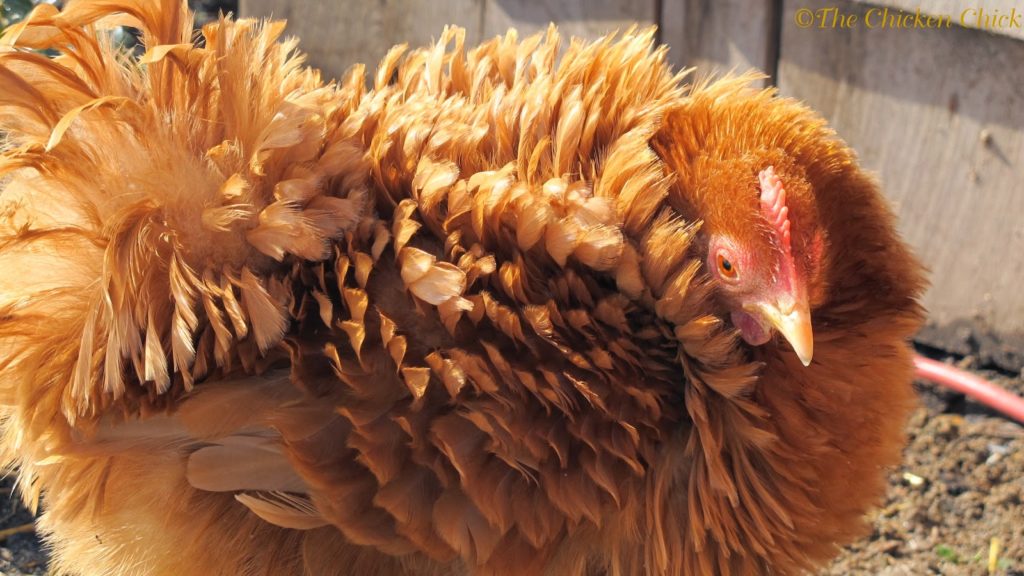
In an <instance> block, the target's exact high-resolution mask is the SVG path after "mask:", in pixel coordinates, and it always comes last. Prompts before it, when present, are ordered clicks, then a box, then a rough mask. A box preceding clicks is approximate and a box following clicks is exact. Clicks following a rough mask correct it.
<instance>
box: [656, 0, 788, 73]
mask: <svg viewBox="0 0 1024 576" xmlns="http://www.w3.org/2000/svg"><path fill="white" fill-rule="evenodd" d="M773 4H774V3H773V2H772V1H771V0H754V1H744V0H723V1H720V2H708V1H706V0H664V2H663V3H662V7H661V41H662V42H664V43H665V44H668V45H669V46H670V47H671V51H670V52H669V59H670V60H671V61H672V63H673V64H674V65H675V66H676V67H677V68H682V67H686V66H697V67H698V73H699V74H707V73H711V72H718V73H724V72H727V71H729V70H732V69H736V70H737V71H745V70H748V69H750V68H757V69H759V70H761V71H763V72H765V73H767V74H769V75H770V74H772V73H773V71H774V67H775V59H776V55H777V51H776V49H775V46H774V44H775V41H776V37H775V35H774V34H773V26H774V14H773Z"/></svg>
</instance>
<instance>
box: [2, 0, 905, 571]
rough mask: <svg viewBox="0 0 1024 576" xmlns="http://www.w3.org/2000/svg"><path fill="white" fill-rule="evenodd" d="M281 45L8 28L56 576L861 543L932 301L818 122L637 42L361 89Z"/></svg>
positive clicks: (18, 198)
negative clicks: (675, 69) (688, 77)
mask: <svg viewBox="0 0 1024 576" xmlns="http://www.w3.org/2000/svg"><path fill="white" fill-rule="evenodd" d="M125 22H128V23H130V24H131V25H134V26H136V27H138V28H139V29H140V30H141V31H142V38H143V42H144V45H145V46H146V52H145V54H144V55H143V56H142V57H141V58H140V59H139V61H138V62H135V61H133V60H132V59H130V58H126V57H124V56H122V55H120V54H119V53H118V52H117V50H116V48H115V47H113V46H112V45H111V41H110V39H109V37H108V36H106V35H104V34H102V33H96V30H102V29H103V28H105V27H107V26H109V25H113V24H124V23H125ZM281 32H282V25H281V24H280V23H267V24H259V23H255V22H253V21H249V20H242V21H239V22H231V21H227V20H221V21H219V22H216V23H211V24H209V25H207V26H206V27H204V29H203V37H204V42H203V44H202V46H201V47H200V46H196V45H193V44H192V43H191V41H190V38H191V17H190V16H189V14H188V13H187V11H186V10H185V8H184V7H183V6H182V5H181V4H179V3H178V2H176V1H172V0H161V1H156V0H117V1H115V0H103V1H99V0H97V1H87V0H80V1H78V2H71V3H69V5H68V6H67V7H66V8H65V9H64V10H63V11H61V12H58V11H57V10H56V9H55V8H53V7H52V6H49V5H43V6H40V7H39V8H37V9H36V11H35V12H34V13H33V15H32V16H31V17H30V18H29V19H28V20H27V21H26V22H25V23H24V24H22V25H19V26H17V27H15V28H13V29H12V30H10V31H8V33H7V34H6V36H5V37H4V42H5V43H6V45H7V46H12V45H13V46H16V48H11V47H6V48H3V49H2V51H0V77H2V78H3V82H4V83H3V86H4V88H2V89H0V122H2V126H3V127H4V130H5V131H6V132H7V136H6V141H5V143H4V147H3V155H2V157H0V171H2V172H3V173H6V174H8V177H7V178H8V181H7V183H6V185H5V187H4V189H3V192H2V196H0V203H2V207H3V215H4V220H3V224H2V226H0V231H2V240H0V268H2V269H3V270H6V271H14V273H13V274H9V275H8V276H7V277H5V278H3V279H2V280H0V414H2V430H3V435H2V456H3V461H4V462H5V463H6V464H7V466H8V467H9V468H11V469H16V470H17V473H18V474H19V478H20V484H19V486H20V490H21V493H22V495H23V497H24V498H25V500H26V501H27V502H29V503H30V504H32V505H33V506H41V508H42V515H41V517H40V519H39V527H40V530H41V531H42V533H43V534H44V535H45V537H46V539H47V541H48V542H49V543H50V545H51V546H52V548H53V569H54V570H55V571H56V572H57V573H69V574H175V575H177V574H196V573H202V574H275V575H277V574H315V575H320V574H382V575H383V574H388V575H389V574H410V575H432V574H436V575H441V574H494V575H503V574H559V575H562V574H567V575H572V574H579V575H582V574H644V573H647V574H696V573H708V574H711V573H715V574H728V573H751V574H757V573H763V574H767V573H780V574H785V573H796V572H799V571H801V570H804V569H810V568H812V567H814V566H815V565H817V564H819V563H821V562H823V561H825V560H826V559H828V558H829V557H831V556H832V555H833V554H835V553H836V551H837V548H836V544H837V543H842V542H845V541H848V540H850V539H851V538H853V537H854V536H856V535H857V534H859V533H860V532H861V531H862V530H863V528H864V522H863V515H864V513H865V512H866V511H867V510H868V509H869V508H870V506H871V505H873V504H874V503H875V502H876V501H877V500H878V498H879V497H880V495H881V493H882V489H883V472H884V467H885V466H886V465H889V464H892V463H894V462H895V461H896V459H897V457H898V452H899V447H900V442H901V427H902V425H903V422H904V417H905V416H906V414H907V411H908V409H909V407H910V405H911V401H912V391H911V387H910V378H911V374H912V366H911V363H910V352H909V348H908V346H907V339H908V337H909V336H910V335H911V334H912V333H913V332H914V331H915V330H916V328H917V326H918V324H919V323H920V321H921V316H922V312H921V309H920V308H919V306H918V304H917V303H916V297H917V296H918V295H919V293H920V291H921V290H922V286H923V280H922V273H921V270H920V267H919V266H918V265H917V263H916V262H915V260H914V259H913V257H912V256H911V255H910V253H909V252H908V250H907V248H906V247H905V246H904V245H903V244H902V242H901V241H900V240H899V238H898V237H897V235H896V233H895V232H894V226H893V219H892V216H891V214H890V213H889V211H888V209H887V208H886V205H885V202H884V200H883V198H882V196H881V195H880V194H879V192H878V190H877V186H876V184H875V183H874V182H873V181H872V180H871V179H870V178H869V177H867V176H866V175H865V174H864V173H863V172H862V171H861V170H860V169H859V168H858V166H857V164H856V161H855V159H854V157H853V155H852V152H850V150H849V149H848V148H847V147H846V146H845V145H844V144H843V143H842V142H841V141H839V140H838V139H837V138H836V137H835V136H834V135H833V134H832V133H831V132H830V131H829V130H828V129H827V128H826V127H825V125H824V123H823V122H822V121H821V120H820V119H818V118H817V117H816V116H815V115H814V114H813V113H811V112H809V111H807V110H806V109H805V108H803V107H802V106H800V105H799V104H797V103H794V102H792V101H787V100H782V99H778V98H775V97H774V96H773V95H772V94H771V93H770V92H765V91H761V92H759V91H755V90H752V89H749V88H747V87H746V86H745V83H746V80H748V79H749V78H740V79H732V80H728V79H727V80H721V81H719V82H715V83H710V84H709V83H698V84H697V85H695V86H693V87H689V88H687V87H685V86H684V85H683V79H684V75H682V74H680V75H674V74H673V73H672V72H671V70H670V69H669V67H668V66H667V65H666V63H665V49H664V48H660V49H656V50H652V49H651V44H652V39H653V32H652V31H650V30H647V31H629V32H627V33H625V34H623V35H622V36H621V37H619V38H618V39H614V38H607V39H604V40H601V41H598V42H596V43H592V44H586V43H582V42H575V41H574V42H573V43H572V44H571V45H570V46H569V47H568V49H566V50H565V51H564V53H563V54H562V56H561V58H560V59H559V58H557V55H558V53H559V40H558V35H557V32H556V31H555V30H554V29H553V28H552V29H550V30H549V31H548V32H547V34H545V35H539V36H534V37H531V38H529V39H526V40H523V41H521V42H520V41H519V40H518V39H517V37H516V35H515V33H514V32H510V33H509V34H507V35H505V36H504V37H499V38H497V39H494V40H492V41H490V42H487V43H485V44H483V45H482V46H480V47H478V48H475V49H473V50H469V51H468V52H467V51H466V48H465V46H464V36H463V33H462V32H461V31H460V30H457V29H448V30H445V31H444V33H443V34H442V36H441V40H440V41H439V42H438V43H437V44H436V45H434V46H432V47H429V48H427V49H424V50H418V51H413V52H411V53H409V54H404V52H405V48H404V47H398V48H396V49H394V50H392V52H390V53H389V54H388V55H387V56H386V57H385V59H384V61H383V62H382V63H381V65H380V67H379V69H378V71H377V73H376V75H375V79H374V82H373V88H372V89H367V88H366V87H365V75H364V71H363V69H362V68H361V67H358V66H357V67H355V68H354V69H353V71H352V72H351V73H350V74H349V75H348V76H347V77H346V78H345V79H344V80H342V81H341V82H340V83H339V84H337V85H324V84H322V82H321V81H320V79H319V77H318V75H317V73H316V72H314V71H311V70H310V69H308V68H305V67H304V66H303V64H302V59H301V56H298V55H296V53H295V52H294V48H295V42H294V41H291V40H289V41H285V42H283V43H278V42H276V40H277V38H278V37H279V36H280V34H281ZM25 48H34V49H42V48H50V49H55V50H57V51H59V52H60V55H59V56H58V57H57V58H55V59H49V58H47V57H45V56H43V55H42V54H39V53H34V52H30V51H27V50H25ZM812 324H813V330H812ZM776 333H777V334H776ZM812 360H813V361H812ZM805 364H809V365H808V366H806V367H805V366H804V365H805Z"/></svg>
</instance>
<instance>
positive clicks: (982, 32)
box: [240, 0, 1024, 334]
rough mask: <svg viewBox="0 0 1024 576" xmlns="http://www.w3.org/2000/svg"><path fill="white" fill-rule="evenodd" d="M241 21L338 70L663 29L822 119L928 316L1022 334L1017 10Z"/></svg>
mask: <svg viewBox="0 0 1024 576" xmlns="http://www.w3.org/2000/svg"><path fill="white" fill-rule="evenodd" d="M1018 4H1019V5H1018ZM919 8H920V10H922V12H921V13H920V14H918V9H919ZM240 12H241V14H242V15H243V16H271V15H272V16H274V17H277V18H285V19H287V20H288V21H289V27H288V31H289V33H291V34H294V35H297V36H299V37H300V38H301V39H302V44H301V46H302V48H303V50H305V51H306V52H307V53H308V54H309V55H310V58H311V61H312V63H313V64H314V65H316V66H319V67H321V68H322V69H323V70H324V71H325V72H326V73H327V74H328V75H332V76H335V75H340V74H341V73H342V72H343V71H344V70H345V69H346V68H347V67H348V66H349V65H351V64H353V63H356V62H362V63H366V64H367V65H368V66H370V67H372V66H373V65H374V64H375V63H376V62H377V61H378V60H379V59H380V58H381V57H382V56H383V55H384V53H385V52H386V51H387V49H388V48H390V47H391V46H392V45H393V44H397V43H400V42H407V43H409V44H410V45H413V46H419V45H424V44H427V43H429V42H430V41H431V39H433V38H436V37H437V36H438V35H439V34H440V31H441V29H442V28H443V26H444V25H445V24H457V25H459V26H462V27H464V28H466V30H467V41H468V42H471V43H477V42H479V41H481V40H483V39H486V38H490V37H492V36H494V35H496V34H499V33H502V32H504V31H505V30H506V29H507V28H509V27H515V28H518V29H519V31H520V32H521V33H525V32H533V31H537V30H541V29H543V28H544V27H546V26H547V24H548V23H549V22H555V23H557V24H558V25H559V26H560V28H561V29H562V30H563V31H564V32H565V33H566V34H573V35H578V36H584V37H588V38H594V37H597V36H600V35H602V34H604V33H606V32H609V31H612V30H615V29H619V28H624V27H626V26H628V25H630V24H632V23H641V24H658V25H659V28H660V31H659V38H660V40H661V42H663V43H666V44H668V45H669V46H670V47H671V52H670V54H671V57H672V61H673V63H674V64H675V65H677V66H689V65H697V66H698V67H700V68H703V69H704V70H711V69H718V70H729V69H732V68H738V69H746V68H749V67H757V68H760V69H762V70H764V71H765V72H766V73H768V74H769V76H770V79H771V80H770V81H771V82H772V83H774V84H776V85H777V86H778V88H779V90H780V92H781V93H782V94H783V95H786V96H792V97H795V98H798V99H801V100H804V101H806V102H807V103H808V104H809V105H810V106H812V107H813V108H815V109H817V110H818V111H819V112H821V113H822V114H823V115H824V116H825V117H827V118H828V119H829V121H830V122H831V123H832V126H833V127H834V128H835V129H836V130H837V131H838V132H839V134H840V135H842V136H843V138H845V139H846V140H847V141H848V142H849V143H850V144H851V145H852V146H853V147H854V148H855V149H856V150H857V151H858V152H859V154H860V156H861V160H862V163H863V164H864V165H865V166H866V167H867V168H868V169H870V170H873V171H876V172H877V173H878V174H879V177H880V178H881V181H882V183H883V188H884V189H885V191H886V193H887V194H888V195H889V197H890V198H891V199H892V201H893V202H894V205H895V206H896V209H897V211H898V213H899V215H900V218H901V227H902V231H903V234H904V235H905V237H906V238H907V239H908V240H909V241H910V242H911V243H912V244H913V245H914V246H915V247H916V248H917V251H918V253H919V254H920V256H921V257H922V259H923V260H924V261H925V262H926V263H927V264H928V266H929V267H930V268H931V270H932V272H933V274H932V284H933V286H932V288H931V290H930V291H929V293H928V295H927V297H926V305H927V306H928V307H929V309H930V310H931V314H932V319H933V321H935V322H936V323H938V324H940V325H941V324H945V323H948V322H950V321H952V320H956V319H961V318H975V317H980V318H981V319H983V320H985V321H987V322H988V323H989V324H990V325H991V326H993V327H994V328H995V329H996V330H997V331H1000V332H1003V333H1007V334H1009V333H1018V332H1024V27H1020V26H1019V22H1020V21H1021V20H1024V14H1022V13H1024V1H1020V2H1018V3H1015V0H977V1H976V2H971V3H961V2H951V1H949V0H882V2H881V3H880V4H879V3H876V4H869V3H866V2H862V1H859V0H853V1H844V0H836V1H834V2H829V3H824V2H820V1H815V0H795V1H794V0H753V1H743V0H726V1H714V2H712V1H711V0H635V1H631V0H433V1H425V0H419V1H418V0H378V1H372V2H371V1H366V0H344V1H329V0H321V1H315V0H241V7H240ZM1014 13H1016V14H1017V16H1016V18H1015V19H1014V18H1013V14H1014ZM929 16H930V17H931V20H929V19H928V18H929ZM936 21H938V23H937V26H938V27H927V25H928V23H929V22H932V23H935V22H936Z"/></svg>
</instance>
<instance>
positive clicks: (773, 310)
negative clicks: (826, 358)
mask: <svg viewBox="0 0 1024 576" xmlns="http://www.w3.org/2000/svg"><path fill="white" fill-rule="evenodd" d="M760 308H761V314H763V315H764V318H765V319H766V320H768V322H770V323H771V325H772V326H773V327H774V328H775V329H776V330H778V331H779V334H782V337H783V338H785V339H786V341H787V342H789V345H790V346H792V347H793V351H794V352H796V355H797V357H799V358H800V362H802V363H803V365H804V366H810V365H811V359H812V358H813V357H814V332H813V331H812V330H811V311H810V310H809V309H808V307H807V302H806V301H805V302H799V303H796V304H795V305H793V304H790V305H789V306H779V305H770V304H764V305H762V306H760ZM787 308H788V310H787Z"/></svg>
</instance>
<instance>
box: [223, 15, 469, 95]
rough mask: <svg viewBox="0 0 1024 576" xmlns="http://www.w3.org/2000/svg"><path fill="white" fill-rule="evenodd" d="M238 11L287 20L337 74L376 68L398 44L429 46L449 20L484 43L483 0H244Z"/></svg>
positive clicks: (315, 58)
mask: <svg viewBox="0 0 1024 576" xmlns="http://www.w3.org/2000/svg"><path fill="white" fill-rule="evenodd" d="M239 12H240V14H241V15H242V16H255V17H271V16H272V17H274V18H278V19H286V20H288V28H287V34H291V35H294V36H298V37H299V38H300V39H301V43H300V44H299V47H300V49H301V50H303V51H304V52H306V53H307V54H308V55H309V59H310V63H311V64H313V65H314V66H317V67H318V68H320V69H321V70H323V72H324V74H325V75H326V76H327V77H329V78H332V77H338V76H340V75H341V74H343V73H344V72H345V70H347V69H348V68H349V67H350V66H351V65H353V64H355V63H363V64H366V65H367V69H368V70H370V71H372V70H374V69H376V66H377V63H378V62H379V61H380V59H381V58H382V57H383V56H384V54H386V53H387V51H388V50H389V49H390V48H391V47H392V46H394V45H395V44H400V43H403V42H405V43H408V44H409V45H410V46H413V47H419V46H425V45H427V44H429V43H430V42H431V41H432V40H434V39H436V38H438V37H439V36H440V35H441V30H443V29H444V26H445V25H446V24H455V25H458V26H462V27H463V28H465V29H466V41H467V43H469V44H470V45H472V44H476V43H478V42H480V39H481V36H480V26H481V20H482V17H483V0H432V1H431V2H420V1H418V0H380V1H376V2H363V1H360V0H354V1H353V0H346V1H341V2H300V1H297V0H240V5H239Z"/></svg>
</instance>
